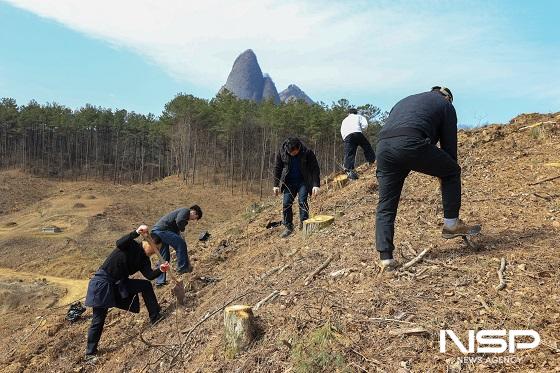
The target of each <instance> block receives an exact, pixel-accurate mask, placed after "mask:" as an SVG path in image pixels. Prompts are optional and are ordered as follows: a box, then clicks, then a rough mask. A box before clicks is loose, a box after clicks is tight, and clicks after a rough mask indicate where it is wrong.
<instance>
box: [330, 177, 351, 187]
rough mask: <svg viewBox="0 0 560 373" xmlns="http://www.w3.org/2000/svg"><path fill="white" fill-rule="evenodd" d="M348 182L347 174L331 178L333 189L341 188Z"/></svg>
mask: <svg viewBox="0 0 560 373" xmlns="http://www.w3.org/2000/svg"><path fill="white" fill-rule="evenodd" d="M347 183H348V176H346V175H338V176H337V177H335V178H334V179H333V184H334V188H335V189H342V188H344V186H345V185H346V184H347Z"/></svg>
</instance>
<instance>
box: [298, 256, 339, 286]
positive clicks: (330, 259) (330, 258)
mask: <svg viewBox="0 0 560 373" xmlns="http://www.w3.org/2000/svg"><path fill="white" fill-rule="evenodd" d="M333 259H334V255H331V256H329V257H328V258H327V260H325V261H324V262H323V264H321V265H320V266H319V267H318V268H317V269H316V270H314V271H313V273H311V274H310V275H309V276H307V278H306V279H305V285H306V286H307V285H309V283H310V282H311V281H312V280H313V278H314V277H315V276H317V275H318V274H319V273H320V272H321V271H322V270H323V269H325V268H327V266H328V265H329V264H330V263H331V262H332V260H333Z"/></svg>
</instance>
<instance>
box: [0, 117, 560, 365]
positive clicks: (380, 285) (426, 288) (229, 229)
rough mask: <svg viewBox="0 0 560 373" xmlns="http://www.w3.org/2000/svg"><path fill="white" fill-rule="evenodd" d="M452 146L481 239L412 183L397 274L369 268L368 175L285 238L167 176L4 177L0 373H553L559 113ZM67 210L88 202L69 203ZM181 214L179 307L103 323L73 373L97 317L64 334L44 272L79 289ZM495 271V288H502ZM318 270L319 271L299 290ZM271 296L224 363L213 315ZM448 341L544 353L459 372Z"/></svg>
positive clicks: (242, 203)
mask: <svg viewBox="0 0 560 373" xmlns="http://www.w3.org/2000/svg"><path fill="white" fill-rule="evenodd" d="M531 126H532V127H531ZM459 142H460V150H459V154H460V163H461V166H462V170H463V209H462V217H463V218H464V219H465V220H467V221H473V222H474V221H478V222H480V223H482V225H483V232H482V235H480V236H479V237H477V238H476V239H475V242H476V244H477V245H478V246H479V248H478V250H476V251H475V250H471V249H469V248H467V247H466V246H465V244H464V243H463V242H462V241H461V240H460V239H456V240H443V239H442V238H441V236H440V230H441V227H440V224H441V220H442V212H441V207H440V205H441V202H440V198H441V197H440V193H439V190H438V183H437V181H436V180H434V179H432V178H429V177H426V176H423V175H419V174H412V175H411V176H410V177H409V178H408V179H407V181H406V184H405V189H404V191H403V196H402V200H401V205H400V207H399V215H398V217H397V225H396V244H397V251H396V257H397V259H398V260H399V261H401V262H407V261H409V260H411V259H413V258H414V257H416V256H417V255H418V254H419V253H420V252H421V251H423V250H425V249H430V251H429V253H428V254H427V255H426V256H425V257H424V258H423V259H422V260H421V261H419V262H418V263H416V264H415V265H413V266H411V267H410V268H408V269H407V270H399V271H396V272H394V273H381V272H380V270H379V268H378V267H377V266H376V261H377V253H376V251H375V250H374V248H373V241H374V228H375V206H376V201H377V184H376V181H375V166H374V167H372V168H370V169H362V170H361V175H362V177H361V178H360V179H359V180H358V181H356V182H352V183H350V184H348V185H347V186H345V187H344V188H342V189H336V188H334V187H333V185H332V183H329V184H328V185H329V187H328V188H327V185H326V184H325V185H323V187H322V194H320V195H319V196H318V197H317V198H316V199H313V200H311V214H312V215H314V214H328V215H332V216H334V217H335V222H334V224H332V225H331V226H329V227H328V228H326V229H324V230H321V231H320V232H318V233H314V234H312V235H311V236H310V237H308V238H305V237H303V235H301V234H297V235H294V236H292V237H289V238H288V239H280V238H279V237H278V235H279V233H280V231H281V227H277V228H273V229H267V228H266V226H267V224H268V223H269V222H271V221H278V220H280V219H281V203H280V201H279V200H275V199H272V198H270V199H268V200H265V201H262V202H261V203H258V204H252V203H251V202H253V201H254V200H255V199H254V198H250V197H246V196H237V195H235V196H231V194H230V193H229V191H221V190H219V189H209V188H207V187H206V188H199V187H196V186H195V187H193V186H188V188H187V187H184V186H182V184H181V183H180V182H179V180H177V179H176V178H174V177H170V178H167V179H165V180H163V181H159V182H154V183H152V184H147V185H132V186H114V185H111V184H101V183H86V182H77V183H71V182H68V183H58V182H51V181H48V180H44V179H38V178H32V177H29V176H27V175H25V174H21V173H19V172H17V171H11V172H7V173H3V174H1V177H2V178H3V180H11V181H9V182H8V181H6V183H5V184H3V188H4V192H3V193H2V194H1V195H0V201H1V202H2V215H0V258H1V259H2V260H1V263H2V267H4V268H8V269H9V271H6V272H5V273H7V274H8V275H9V276H2V277H1V278H0V285H2V287H0V289H12V290H11V291H12V293H13V294H20V293H21V294H27V295H26V297H25V299H24V300H25V301H24V302H20V303H17V302H13V304H14V306H13V307H12V309H9V310H5V309H2V311H1V312H3V314H2V319H3V320H4V323H2V326H1V327H0V338H1V343H2V345H4V346H7V347H6V348H4V350H3V351H2V353H0V357H1V360H0V364H1V365H0V369H1V370H2V371H7V372H11V371H14V372H16V371H76V372H89V371H92V372H93V371H104V372H105V371H148V372H149V371H154V372H155V371H177V372H179V371H189V372H194V371H198V372H207V371H222V372H230V371H239V372H249V371H262V372H284V371H295V372H308V371H316V372H319V371H341V372H342V371H356V372H357V371H368V372H375V371H380V372H397V371H399V372H409V371H411V372H427V371H432V372H443V371H453V372H460V371H467V372H469V371H476V372H483V371H504V372H505V371H507V372H510V371H513V372H530V371H532V372H549V371H558V370H559V368H560V346H559V343H558V341H560V291H559V290H558V283H559V280H560V275H559V271H558V268H559V265H560V258H559V256H558V241H559V238H560V186H559V185H560V178H556V179H554V177H555V176H560V168H558V167H557V166H556V165H555V164H557V163H558V162H560V155H559V154H560V115H558V114H553V115H539V114H531V115H523V116H520V117H517V118H515V119H514V120H513V121H512V123H511V124H509V125H505V126H497V125H496V126H489V127H485V128H481V129H476V130H473V131H461V132H460V133H459ZM333 176H334V175H329V176H328V177H326V178H324V179H326V180H332V178H333ZM14 180H15V182H13V181H14ZM18 180H20V181H18ZM546 180H548V181H546ZM10 183H11V184H10ZM4 185H5V186H4ZM34 185H40V187H36V186H34ZM6 188H7V189H6ZM26 188H28V189H26ZM12 190H13V191H14V192H13V193H12V192H11V191H12ZM12 196H13V197H12ZM78 196H79V197H78ZM88 196H95V198H89V199H88ZM77 203H81V204H83V205H84V206H85V207H79V208H76V207H75V206H76V204H77ZM192 203H198V204H200V205H201V206H202V208H203V209H204V211H205V216H204V218H203V220H202V221H201V222H200V223H199V224H197V225H194V224H193V225H190V224H189V226H188V230H189V233H188V241H189V244H190V246H189V249H190V253H191V255H192V257H193V259H194V263H193V264H194V267H195V271H194V273H192V274H189V275H187V276H185V277H184V279H185V280H186V281H185V282H188V283H189V284H190V290H189V292H188V303H187V305H186V306H184V307H182V306H177V305H176V304H175V302H174V298H173V296H172V295H171V294H170V293H169V289H166V288H164V289H157V290H156V292H157V295H158V299H159V300H160V302H161V303H162V305H163V307H164V309H165V312H166V314H167V316H168V317H167V318H166V319H164V320H163V321H162V322H161V323H160V324H158V325H157V326H155V327H149V326H148V322H147V315H146V311H145V310H144V309H143V310H142V311H141V313H140V314H138V315H134V314H130V313H125V312H121V311H119V310H112V311H111V312H110V314H109V316H108V319H107V322H106V329H105V331H104V334H103V337H102V340H101V345H100V358H99V361H98V362H97V363H96V365H86V364H84V363H83V353H84V346H85V335H86V332H87V328H88V326H89V322H90V317H91V311H90V310H88V311H87V312H86V313H85V314H84V315H83V316H82V320H81V321H78V322H76V323H73V324H71V323H69V322H67V321H65V320H64V316H65V313H66V308H65V307H60V306H59V305H58V304H59V303H57V302H58V301H59V300H60V298H61V297H62V296H63V294H65V293H64V290H56V289H61V287H63V284H61V283H56V281H50V280H49V278H48V277H46V275H48V276H53V277H57V278H66V279H74V280H87V278H88V276H89V275H90V274H91V273H92V272H93V271H94V270H95V269H96V268H97V267H98V266H99V264H100V263H101V262H102V260H103V259H104V258H105V255H106V254H107V253H108V252H109V251H110V250H111V249H112V247H113V245H114V241H115V240H116V239H117V238H119V237H120V235H122V234H123V233H125V232H127V231H129V230H131V229H132V228H133V227H134V226H135V225H138V224H139V223H142V222H146V223H148V224H152V223H153V222H154V221H155V220H156V219H157V218H158V217H159V216H160V215H162V214H163V213H165V212H167V211H168V210H171V209H173V208H174V207H176V206H179V205H183V204H186V205H189V204H192ZM52 215H57V216H58V217H57V219H60V220H57V224H60V225H63V224H64V223H65V222H70V223H68V226H67V230H66V231H63V232H62V233H60V234H53V235H47V234H45V233H42V232H38V231H37V229H38V228H39V227H41V226H42V225H44V224H46V223H49V222H51V220H49V219H50V218H52ZM13 223H15V225H14V224H13ZM202 230H209V231H210V233H211V234H212V236H211V238H210V240H208V241H207V242H199V241H197V236H198V233H199V232H200V231H202ZM502 258H503V259H504V260H505V262H506V267H505V271H504V274H505V281H506V287H505V289H503V290H496V288H495V287H496V285H497V284H498V282H499V279H498V274H497V270H498V268H499V267H500V265H501V261H502ZM329 259H330V260H329ZM323 263H328V264H327V266H326V267H325V268H324V269H323V270H322V271H320V272H318V273H317V274H316V275H315V276H312V277H310V274H312V273H314V271H316V269H317V268H319V267H320V266H321V265H322V264H323ZM15 272H25V273H35V274H37V276H38V277H37V279H34V280H33V281H35V282H33V281H31V280H30V278H31V277H28V278H23V277H25V276H28V275H27V274H26V275H25V276H23V275H22V276H21V277H22V278H21V280H22V282H20V283H19V284H20V286H21V284H27V285H29V286H28V287H29V289H27V288H26V290H25V291H23V290H22V291H21V292H18V291H14V290H13V289H14V287H13V286H12V288H10V284H12V283H13V280H14V279H16V278H17V277H18V275H17V274H16V273H15ZM41 274H42V275H45V280H44V281H43V280H41V278H40V276H41ZM41 283H43V285H42V284H41ZM2 291H3V290H2ZM274 291H277V292H278V295H277V296H276V297H273V298H272V299H270V300H269V301H267V302H265V303H263V305H262V306H261V307H260V308H259V309H258V310H257V311H255V312H254V313H255V316H256V320H257V323H258V330H259V334H258V336H257V339H256V341H255V342H254V344H253V345H252V346H251V347H250V349H249V350H248V351H246V352H244V353H242V354H240V355H238V356H235V357H233V356H231V354H229V353H228V351H227V348H226V346H225V344H224V338H223V327H222V325H223V317H222V313H221V312H220V308H221V307H223V306H224V305H226V304H227V303H229V302H230V301H232V300H234V299H236V300H235V301H234V302H233V303H234V304H248V305H255V304H256V303H257V302H259V301H261V300H262V299H264V298H266V297H267V296H268V295H269V294H271V293H273V292H274ZM1 294H3V293H1ZM30 294H31V295H32V294H36V298H37V300H35V298H34V297H33V296H31V295H30ZM53 294H54V296H53ZM12 296H13V295H12ZM41 297H43V298H41ZM16 303H17V304H16ZM23 310H24V311H25V312H22V311H23ZM215 311H217V312H216V313H215V315H214V314H213V312H215ZM442 329H449V330H453V331H454V332H455V333H456V334H457V335H458V336H459V337H460V338H461V339H462V340H463V341H465V340H466V333H467V330H471V329H475V330H480V329H506V330H512V329H533V330H535V331H537V332H538V333H539V335H540V337H541V344H540V346H539V347H538V348H536V349H533V350H526V351H524V350H520V351H519V352H517V353H516V354H515V355H514V356H515V357H516V359H514V360H511V359H510V360H509V362H508V361H505V362H504V359H502V360H499V359H494V360H492V359H486V358H487V357H489V356H490V355H474V356H477V357H481V358H483V359H481V361H475V360H471V361H470V362H469V361H467V360H465V359H464V358H463V355H462V354H461V353H460V352H459V351H458V350H457V349H456V348H454V347H452V348H449V350H448V351H447V352H446V353H441V352H440V351H439V332H440V330H442ZM448 345H449V343H448ZM137 356H142V358H140V359H139V358H136V357H137ZM500 356H503V357H507V356H509V357H511V356H510V355H509V354H507V353H505V354H504V355H500Z"/></svg>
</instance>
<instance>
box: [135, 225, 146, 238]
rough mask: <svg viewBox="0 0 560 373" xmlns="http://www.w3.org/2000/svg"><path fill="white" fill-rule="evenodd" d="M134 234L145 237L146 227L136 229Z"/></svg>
mask: <svg viewBox="0 0 560 373" xmlns="http://www.w3.org/2000/svg"><path fill="white" fill-rule="evenodd" d="M136 233H138V234H139V235H142V236H146V235H147V234H148V226H147V225H146V224H142V225H141V226H139V227H138V228H137V229H136Z"/></svg>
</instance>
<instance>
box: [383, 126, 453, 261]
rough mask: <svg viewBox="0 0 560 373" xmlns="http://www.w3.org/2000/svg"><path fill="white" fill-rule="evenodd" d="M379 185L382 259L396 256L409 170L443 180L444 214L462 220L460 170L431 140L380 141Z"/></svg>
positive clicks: (398, 139) (402, 139) (410, 138)
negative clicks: (397, 228) (398, 223)
mask: <svg viewBox="0 0 560 373" xmlns="http://www.w3.org/2000/svg"><path fill="white" fill-rule="evenodd" d="M376 155H377V172H376V176H377V182H378V184H379V202H378V204H377V214H376V217H375V245H376V248H377V251H379V255H380V257H381V259H391V258H392V257H393V250H394V248H395V246H394V244H393V237H394V234H395V217H396V216H397V208H398V206H399V199H400V196H401V191H402V188H403V184H404V180H405V178H406V177H407V176H408V174H409V173H410V171H417V172H421V173H423V174H427V175H430V176H436V177H439V178H440V179H441V197H442V203H443V215H444V217H446V218H449V219H452V218H457V217H459V209H460V208H461V167H459V164H458V163H457V161H455V160H454V159H453V158H451V156H450V155H449V154H447V153H446V152H444V151H443V150H441V149H440V148H438V147H436V146H435V145H432V144H430V141H429V139H421V138H412V137H405V136H400V137H393V138H389V139H384V140H381V141H379V142H378V144H377V149H376Z"/></svg>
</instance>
